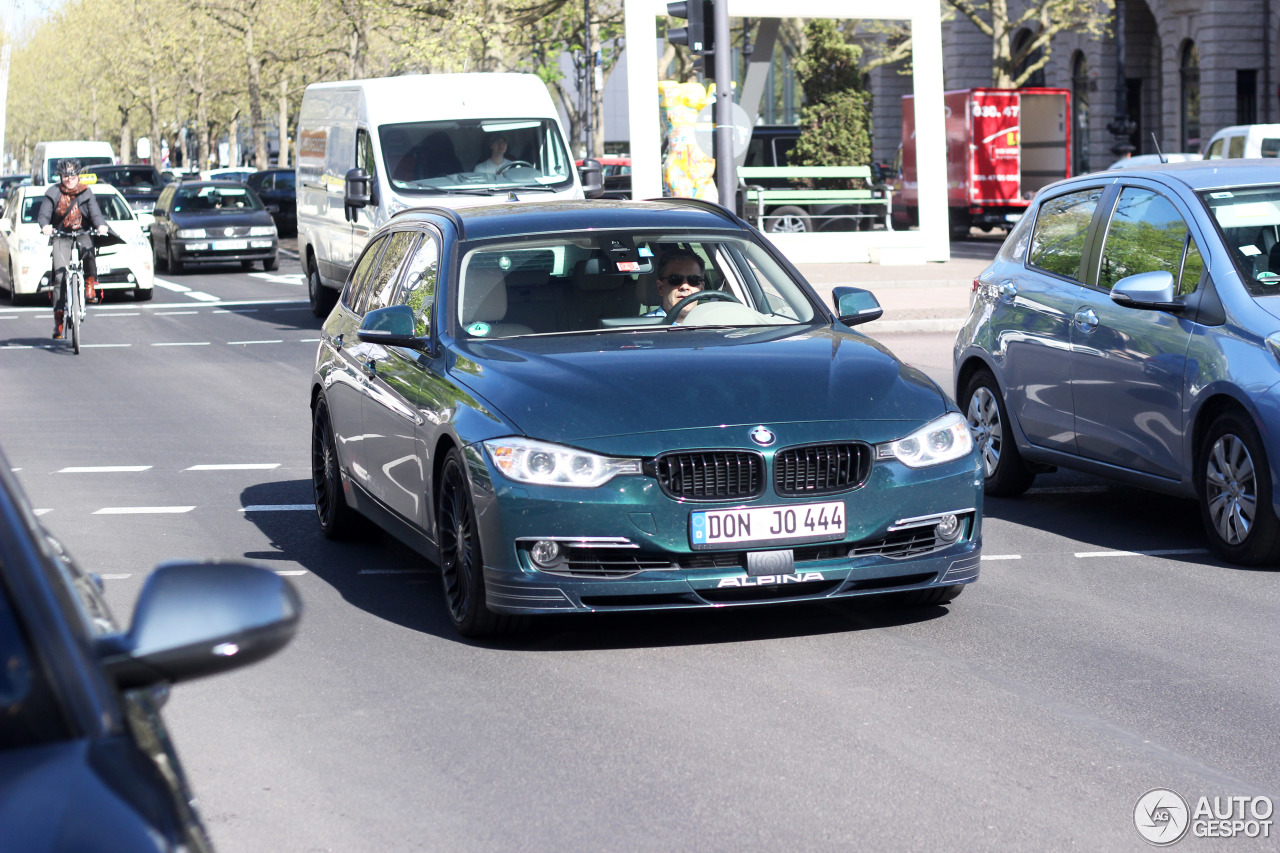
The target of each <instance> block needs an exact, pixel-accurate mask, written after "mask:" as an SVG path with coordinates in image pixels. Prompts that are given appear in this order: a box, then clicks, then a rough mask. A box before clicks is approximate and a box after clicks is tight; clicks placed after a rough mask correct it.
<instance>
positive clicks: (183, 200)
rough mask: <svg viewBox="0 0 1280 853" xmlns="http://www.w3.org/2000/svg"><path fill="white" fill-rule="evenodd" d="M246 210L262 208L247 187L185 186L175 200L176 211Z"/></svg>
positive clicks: (174, 208) (230, 211)
mask: <svg viewBox="0 0 1280 853" xmlns="http://www.w3.org/2000/svg"><path fill="white" fill-rule="evenodd" d="M246 210H262V203H261V202H259V201H258V197H257V196H256V195H254V194H253V193H251V192H249V190H248V189H247V188H245V187H234V186H228V187H183V188H181V189H179V190H178V194H177V196H176V197H175V198H174V200H173V212H174V213H243V212H244V211H246Z"/></svg>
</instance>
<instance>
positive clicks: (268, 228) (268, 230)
mask: <svg viewBox="0 0 1280 853" xmlns="http://www.w3.org/2000/svg"><path fill="white" fill-rule="evenodd" d="M249 236H250V237H274V236H276V229H275V226H274V225H255V226H253V227H252V228H250V229H249Z"/></svg>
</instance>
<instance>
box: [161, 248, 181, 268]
mask: <svg viewBox="0 0 1280 853" xmlns="http://www.w3.org/2000/svg"><path fill="white" fill-rule="evenodd" d="M164 265H165V267H166V268H168V270H169V272H170V273H172V274H173V275H181V274H182V270H183V263H182V261H180V260H178V259H177V258H175V257H174V256H173V244H172V243H165V264H164Z"/></svg>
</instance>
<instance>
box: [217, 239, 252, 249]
mask: <svg viewBox="0 0 1280 853" xmlns="http://www.w3.org/2000/svg"><path fill="white" fill-rule="evenodd" d="M213 248H214V251H220V250H226V249H247V248H249V241H248V240H214V241H213Z"/></svg>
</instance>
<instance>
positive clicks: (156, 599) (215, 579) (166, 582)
mask: <svg viewBox="0 0 1280 853" xmlns="http://www.w3.org/2000/svg"><path fill="white" fill-rule="evenodd" d="M301 616H302V600H301V599H300V598H299V597H298V593H297V591H296V590H295V589H294V588H293V586H292V585H291V584H290V583H289V581H288V580H286V579H285V578H282V577H280V576H279V575H277V574H276V573H275V572H272V571H268V570H267V569H261V568H257V567H255V566H250V565H246V564H244V563H165V564H163V565H160V566H158V567H157V568H156V569H155V570H154V571H153V572H152V573H151V576H150V577H148V578H147V582H146V585H145V586H144V587H143V588H142V594H141V595H140V596H139V597H138V604H137V606H136V607H135V608H134V614H133V624H132V625H131V626H130V628H129V631H128V633H127V634H124V635H118V634H117V635H115V636H112V637H106V638H103V639H102V640H99V641H98V642H97V644H96V647H97V649H98V651H99V654H100V656H101V658H102V665H103V668H104V669H105V670H106V672H107V674H108V675H109V676H110V677H111V678H112V679H114V680H115V682H116V684H117V685H118V686H119V687H120V688H121V689H128V688H133V687H149V686H151V685H155V684H159V683H162V682H168V683H175V682H179V681H186V680H188V679H192V678H199V677H200V676H204V675H213V674H214V673H219V672H226V671H227V670H231V669H236V668H237V667H241V666H244V665H246V664H250V663H254V662H256V661H259V660H262V659H263V658H265V657H267V656H268V655H271V654H274V653H275V652H277V651H279V650H280V649H281V648H283V647H284V646H285V645H286V644H287V643H288V642H289V641H290V640H291V639H293V634H294V631H295V630H297V627H298V620H299V619H300V618H301Z"/></svg>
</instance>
